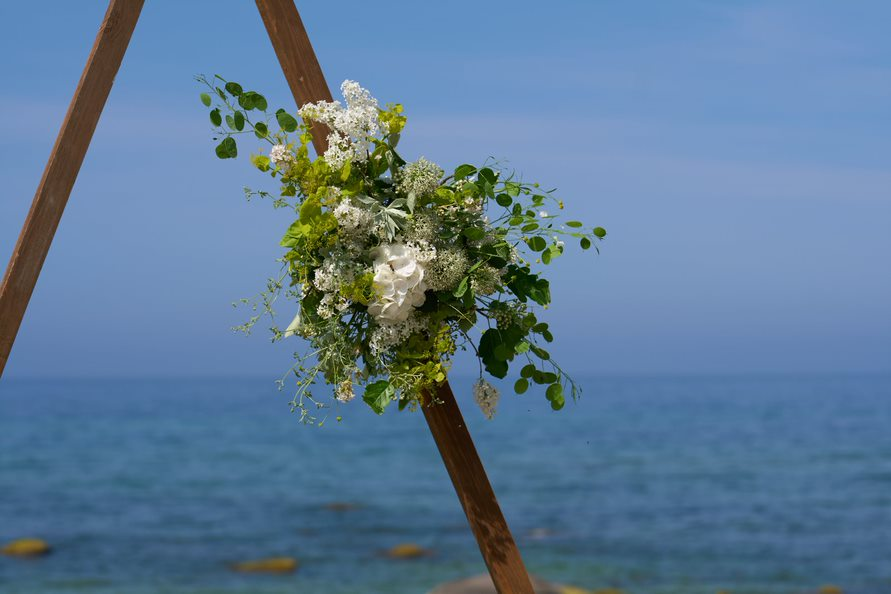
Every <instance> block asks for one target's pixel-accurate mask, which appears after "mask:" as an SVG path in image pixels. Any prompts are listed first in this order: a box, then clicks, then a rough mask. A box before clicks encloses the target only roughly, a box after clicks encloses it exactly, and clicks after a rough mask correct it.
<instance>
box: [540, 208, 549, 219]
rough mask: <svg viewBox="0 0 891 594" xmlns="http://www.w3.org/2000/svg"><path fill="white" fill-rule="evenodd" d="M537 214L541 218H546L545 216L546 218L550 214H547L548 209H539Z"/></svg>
mask: <svg viewBox="0 0 891 594" xmlns="http://www.w3.org/2000/svg"><path fill="white" fill-rule="evenodd" d="M538 216H540V217H541V218H543V219H546V218H548V217H549V216H550V215H549V214H548V211H546V210H541V211H539V212H538Z"/></svg>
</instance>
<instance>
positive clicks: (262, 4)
mask: <svg viewBox="0 0 891 594" xmlns="http://www.w3.org/2000/svg"><path fill="white" fill-rule="evenodd" d="M256 3H257V8H258V9H259V10H260V15H261V16H262V18H263V23H264V24H265V25H266V31H267V32H268V33H269V39H270V40H271V41H272V46H273V47H274V48H275V53H276V55H277V56H278V59H279V62H281V65H282V70H283V71H284V73H285V78H287V79H288V85H289V86H290V87H291V92H292V93H293V95H294V99H295V100H296V101H297V105H303V104H305V103H311V102H314V101H319V100H325V101H331V91H330V89H329V88H328V83H327V82H326V81H325V75H324V74H323V73H322V68H321V66H319V62H318V60H317V59H316V54H315V52H314V51H313V49H312V44H311V43H310V41H309V36H308V35H307V33H306V29H305V28H304V26H303V21H301V19H300V14H299V13H298V12H297V7H296V6H295V5H294V0H256ZM317 126H318V125H314V126H313V144H314V146H315V149H316V152H317V153H319V154H322V153H324V152H325V150H326V149H327V148H328V141H327V133H319V131H318V128H317ZM426 400H427V402H426V403H425V405H424V407H423V410H424V418H425V419H426V420H427V425H428V426H429V427H430V433H431V434H432V435H433V439H434V441H435V442H436V446H437V448H439V453H440V455H441V456H442V460H443V462H444V463H445V466H446V469H447V470H448V473H449V477H450V478H451V479H452V484H453V485H454V487H455V491H456V492H457V494H458V499H459V500H460V502H461V506H462V507H463V508H464V513H465V515H466V516H467V521H468V522H469V523H470V527H471V529H472V530H473V534H474V536H475V537H476V541H477V544H478V545H479V547H480V552H481V553H482V555H483V559H484V560H485V562H486V566H487V567H488V568H489V574H490V575H491V576H492V581H493V582H494V583H495V588H496V590H498V592H499V594H535V592H534V591H533V590H532V584H531V583H530V581H529V574H528V573H527V571H526V567H525V565H524V564H523V559H522V557H521V556H520V551H519V549H518V548H517V545H516V543H515V542H514V539H513V536H512V535H511V532H510V528H508V525H507V521H506V520H505V519H504V514H502V513H501V508H500V507H499V505H498V499H496V497H495V492H494V491H493V490H492V485H491V484H490V483H489V478H488V477H487V476H486V470H485V469H484V468H483V463H482V461H481V460H480V457H479V454H477V451H476V447H475V446H474V445H473V440H472V439H471V437H470V433H469V432H468V430H467V426H466V425H465V424H464V418H463V417H462V416H461V410H460V409H459V408H458V403H457V401H456V400H455V395H454V393H453V392H452V389H451V387H450V386H449V384H448V383H444V384H443V385H442V386H440V388H439V389H438V390H437V393H436V394H427V398H426Z"/></svg>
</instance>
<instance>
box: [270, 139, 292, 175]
mask: <svg viewBox="0 0 891 594" xmlns="http://www.w3.org/2000/svg"><path fill="white" fill-rule="evenodd" d="M269 160H270V161H272V163H273V165H275V166H276V167H278V168H279V169H282V170H284V171H287V170H288V169H290V168H291V162H292V161H293V160H294V156H293V155H291V152H290V151H289V150H288V147H287V146H285V145H283V144H277V145H275V146H273V147H272V148H271V149H269Z"/></svg>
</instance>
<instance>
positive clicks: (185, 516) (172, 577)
mask: <svg viewBox="0 0 891 594" xmlns="http://www.w3.org/2000/svg"><path fill="white" fill-rule="evenodd" d="M577 379H579V380H580V383H581V384H582V386H583V388H584V392H583V394H582V397H581V399H580V400H579V401H578V402H575V403H573V402H567V406H566V407H565V409H564V410H562V411H559V412H553V411H551V410H550V408H549V405H548V402H547V401H546V400H545V398H544V395H543V394H542V393H539V392H537V391H535V390H532V389H530V391H529V392H528V393H526V394H524V395H521V396H518V395H515V394H513V393H512V392H511V391H510V389H509V386H510V384H509V383H505V384H504V385H503V386H502V387H503V390H502V391H503V395H502V398H501V402H500V404H499V408H498V413H497V414H496V417H495V419H494V420H493V421H487V420H486V419H485V418H483V416H482V414H481V413H480V411H479V410H478V409H477V408H476V406H475V404H474V403H473V401H472V398H471V397H470V384H471V382H472V381H473V378H469V377H456V378H454V379H453V386H454V388H455V392H456V394H457V396H458V400H459V403H460V404H461V408H462V411H463V413H464V416H465V418H466V419H467V421H468V425H469V427H470V430H471V433H472V435H473V437H474V440H475V443H476V445H477V448H478V450H479V452H480V455H481V457H482V459H483V462H484V464H485V466H486V469H487V472H488V474H489V477H490V479H491V481H492V483H493V486H494V488H495V491H496V493H497V495H498V497H499V501H500V503H501V506H502V509H503V510H504V513H505V515H506V517H507V520H508V522H509V524H510V526H511V528H512V530H513V532H514V535H515V537H516V540H517V541H518V544H519V546H520V549H521V551H522V553H523V556H524V559H525V561H526V563H527V565H528V567H529V569H530V571H531V572H533V573H535V574H536V575H539V576H541V577H543V578H545V579H547V580H551V581H556V582H561V583H566V584H573V585H576V586H579V587H582V588H586V589H590V590H595V591H596V590H598V589H603V588H619V589H621V590H623V591H625V592H628V593H629V594H630V593H640V594H645V593H653V594H680V593H685V594H700V593H701V594H705V593H711V594H714V593H715V592H717V591H719V590H725V591H730V592H733V593H735V594H745V593H750V594H755V593H764V594H774V593H776V594H780V593H789V594H794V593H800V592H808V591H816V590H817V589H818V588H819V587H821V586H824V585H827V584H834V585H837V586H839V587H841V588H843V589H844V591H845V592H854V593H856V592H860V593H863V594H885V593H891V565H889V564H888V559H889V558H891V530H889V526H891V431H889V430H888V427H891V375H889V374H881V373H875V374H863V373H861V374H857V373H849V374H831V373H826V374H802V373H796V374H726V375H721V374H708V375H693V374H676V375H667V374H665V375H659V374H648V375H637V376H636V375H608V376H594V377H579V378H577ZM322 390H325V388H324V387H323V388H322ZM289 399H290V395H289V393H287V391H285V392H279V391H277V390H276V388H275V387H274V384H273V380H272V378H268V377H244V376H241V377H229V378H225V377H223V378H220V377H217V378H196V377H191V378H188V377H172V378H127V377H113V378H80V379H75V378H71V379H40V378H14V377H13V378H4V379H2V380H0V542H7V541H10V540H14V539H16V538H23V537H29V536H33V537H39V538H43V539H45V540H46V541H48V542H49V543H50V544H51V545H52V546H53V548H54V551H53V553H52V554H51V555H49V556H47V557H44V558H40V559H33V560H22V559H16V558H9V557H2V556H0V593H2V594H18V593H25V592H28V593H37V594H65V593H74V592H96V593H100V594H106V593H108V594H110V593H112V592H114V593H123V594H149V593H162V592H163V593H172V594H187V593H188V594H198V593H202V594H210V593H220V594H243V593H244V594H246V593H248V592H251V593H260V594H273V593H279V592H282V593H284V592H326V593H327V592H331V593H347V592H382V593H383V592H387V593H395V594H403V593H404V594H409V593H417V594H420V593H423V592H427V591H429V590H430V589H432V588H433V587H435V586H436V585H437V584H439V583H442V582H445V581H448V580H453V579H459V578H462V577H468V576H471V575H476V574H480V573H483V572H484V571H485V567H484V565H483V562H482V559H481V557H480V555H479V551H478V550H477V548H476V544H475V542H474V540H473V537H472V535H471V533H470V529H469V527H468V525H467V522H466V520H465V518H464V516H463V513H462V511H461V508H460V505H459V503H458V500H457V498H456V496H455V493H454V491H453V489H452V486H451V483H450V482H449V479H448V476H447V474H446V471H445V468H444V467H443V465H442V463H441V460H440V458H439V455H438V452H437V451H436V447H435V444H434V443H433V440H432V437H431V436H430V435H429V432H428V431H427V428H426V424H425V422H424V420H423V415H421V414H420V413H417V412H416V413H411V412H407V411H406V412H401V413H400V412H398V411H397V410H396V409H395V407H392V408H391V409H388V411H387V412H386V414H385V415H383V416H381V417H377V416H375V415H374V414H373V413H372V412H371V411H370V410H369V409H368V407H367V406H366V405H365V404H364V403H362V402H361V400H358V401H354V402H352V403H350V404H348V405H345V406H341V407H340V408H339V409H336V410H335V411H332V413H331V415H330V416H329V418H328V420H327V422H326V424H325V425H324V426H323V427H321V428H318V427H308V426H302V425H301V424H300V423H299V422H298V418H297V416H296V415H292V414H290V413H289V410H288V405H287V402H288V401H289ZM337 415H340V416H342V419H343V420H342V421H340V422H338V421H336V420H335V417H336V416H337ZM332 504H333V505H332ZM401 543H415V544H418V545H420V546H422V547H424V548H426V549H430V550H431V551H432V552H433V554H432V555H430V556H429V557H425V558H421V559H416V560H392V559H388V558H386V557H385V556H383V555H382V554H381V552H382V551H385V550H387V549H388V548H390V547H393V546H395V545H398V544H401ZM276 556H289V557H295V558H297V559H298V560H299V562H300V567H299V569H298V570H297V571H296V572H295V573H293V574H290V575H284V576H260V575H244V574H238V573H234V572H232V571H231V570H230V568H229V564H230V563H231V562H235V561H240V560H247V559H255V558H263V557H276Z"/></svg>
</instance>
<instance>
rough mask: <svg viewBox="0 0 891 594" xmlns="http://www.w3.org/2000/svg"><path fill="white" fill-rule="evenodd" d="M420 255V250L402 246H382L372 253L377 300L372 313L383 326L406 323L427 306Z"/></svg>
mask: <svg viewBox="0 0 891 594" xmlns="http://www.w3.org/2000/svg"><path fill="white" fill-rule="evenodd" d="M418 255H419V254H418V250H417V249H416V248H413V247H412V246H408V245H405V244H402V243H391V244H382V245H379V246H378V247H376V248H374V250H373V251H372V257H373V258H374V289H375V293H376V297H375V299H374V300H373V301H372V302H371V303H370V304H369V305H368V313H370V314H371V315H372V316H374V317H375V319H377V320H378V321H379V322H381V323H384V324H387V323H394V322H404V321H406V320H407V319H408V316H409V314H411V312H412V311H413V310H414V308H416V307H419V306H420V305H422V304H423V303H424V299H425V298H424V291H426V290H427V287H426V285H425V284H424V266H423V264H422V263H421V262H420V261H419V260H418Z"/></svg>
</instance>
